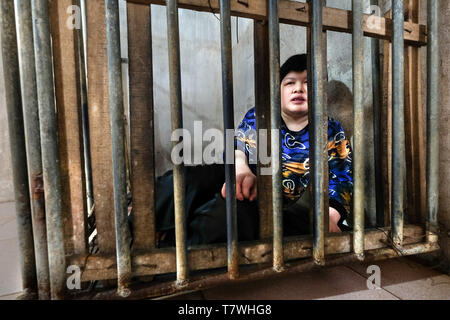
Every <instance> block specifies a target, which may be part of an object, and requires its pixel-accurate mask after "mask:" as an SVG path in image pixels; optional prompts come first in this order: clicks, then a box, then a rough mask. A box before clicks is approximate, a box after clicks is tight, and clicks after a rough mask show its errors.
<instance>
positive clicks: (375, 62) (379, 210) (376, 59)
mask: <svg viewBox="0 0 450 320" xmlns="http://www.w3.org/2000/svg"><path fill="white" fill-rule="evenodd" d="M370 4H371V5H373V6H378V0H371V1H370ZM371 56H372V61H371V62H372V97H373V98H372V100H373V143H374V156H375V159H374V163H375V199H376V216H375V218H374V219H371V226H372V227H375V226H379V227H381V226H383V225H384V215H383V212H384V202H383V189H382V185H381V184H382V167H381V166H382V159H381V158H382V156H383V154H382V151H381V150H382V149H381V136H380V129H381V103H382V102H381V74H380V72H381V63H380V40H379V39H376V38H372V39H371Z"/></svg>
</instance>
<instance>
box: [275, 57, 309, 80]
mask: <svg viewBox="0 0 450 320" xmlns="http://www.w3.org/2000/svg"><path fill="white" fill-rule="evenodd" d="M307 69H308V55H307V54H306V53H302V54H296V55H293V56H291V57H290V58H289V59H287V60H286V61H285V63H283V65H282V66H281V68H280V82H281V81H283V79H284V77H286V75H287V74H288V73H289V72H291V71H296V72H303V71H305V70H307Z"/></svg>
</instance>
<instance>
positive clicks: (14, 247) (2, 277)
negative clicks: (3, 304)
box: [0, 202, 22, 300]
mask: <svg viewBox="0 0 450 320" xmlns="http://www.w3.org/2000/svg"><path fill="white" fill-rule="evenodd" d="M19 261H20V260H19V242H18V239H17V225H16V212H15V206H14V203H13V202H7V203H0V299H3V300H4V299H14V298H15V296H14V294H17V293H18V292H20V291H21V290H22V282H21V275H20V262H19ZM12 295H13V296H12Z"/></svg>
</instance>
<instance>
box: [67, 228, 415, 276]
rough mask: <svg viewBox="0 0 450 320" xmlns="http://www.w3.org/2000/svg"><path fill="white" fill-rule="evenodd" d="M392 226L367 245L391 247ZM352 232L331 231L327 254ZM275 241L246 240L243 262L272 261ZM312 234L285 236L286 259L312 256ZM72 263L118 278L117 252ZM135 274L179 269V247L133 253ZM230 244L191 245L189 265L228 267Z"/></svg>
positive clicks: (410, 239)
mask: <svg viewBox="0 0 450 320" xmlns="http://www.w3.org/2000/svg"><path fill="white" fill-rule="evenodd" d="M388 234H389V228H385V229H382V230H368V231H367V232H366V233H365V249H366V250H373V249H380V248H386V247H390V245H389V240H388V239H387V236H388ZM404 234H405V238H404V244H405V245H406V244H414V243H416V244H418V243H423V238H424V229H423V227H420V226H414V225H405V233H404ZM352 241H353V239H352V234H351V233H350V232H344V233H337V234H336V233H335V234H330V235H329V236H328V237H327V238H326V239H325V252H326V254H327V255H330V254H337V253H348V252H351V250H352V248H353V244H352ZM272 245H273V244H272V241H271V240H270V239H266V240H263V241H257V242H245V243H244V242H243V243H241V245H240V246H239V251H240V254H239V264H241V265H250V264H257V263H267V262H271V261H272ZM312 246H313V244H312V238H311V237H310V236H301V237H289V238H286V239H285V244H284V256H285V259H286V261H288V260H294V259H299V258H308V257H311V256H312ZM69 263H70V264H74V265H78V266H80V268H81V269H82V270H83V272H82V278H81V279H82V281H90V280H103V279H115V278H116V277H117V272H116V257H115V256H113V255H91V256H86V255H78V256H71V257H70V258H69ZM132 265H133V274H134V275H135V276H143V275H153V274H164V273H170V272H175V271H176V260H175V248H165V249H156V250H151V251H149V252H141V253H139V254H134V255H133V257H132ZM226 265H227V247H226V244H217V245H209V246H196V247H192V248H190V259H189V269H190V270H205V269H212V268H221V267H226Z"/></svg>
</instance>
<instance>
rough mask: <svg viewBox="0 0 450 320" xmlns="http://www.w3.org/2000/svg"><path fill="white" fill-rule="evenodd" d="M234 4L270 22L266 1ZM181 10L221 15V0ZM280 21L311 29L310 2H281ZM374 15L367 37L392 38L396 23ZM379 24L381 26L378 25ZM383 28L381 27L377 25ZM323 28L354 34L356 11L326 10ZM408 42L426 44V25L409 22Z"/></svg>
mask: <svg viewBox="0 0 450 320" xmlns="http://www.w3.org/2000/svg"><path fill="white" fill-rule="evenodd" d="M230 1H231V14H232V15H234V16H239V17H244V18H250V19H256V20H266V19H267V9H266V0H248V1H247V2H246V3H244V2H242V1H239V0H230ZM128 2H133V3H144V4H159V5H165V1H164V0H128ZM178 7H179V8H184V9H191V10H196V11H204V12H211V11H212V12H214V13H218V12H219V0H179V1H178ZM279 14H280V22H281V23H286V24H293V25H300V26H308V25H309V22H310V20H309V6H308V4H306V3H300V2H295V1H287V0H281V1H280V3H279ZM369 17H370V15H368V14H366V15H364V18H363V20H364V21H363V30H364V35H365V36H371V37H376V38H380V39H391V38H392V20H391V19H387V18H383V17H372V19H374V20H372V21H373V22H375V23H369V24H368V23H367V19H368V18H369ZM378 22H379V23H378ZM378 25H379V26H380V27H379V28H378V27H377V26H378ZM323 26H324V29H325V30H329V31H339V32H345V33H352V12H351V11H347V10H342V9H336V8H330V7H326V8H324V10H323ZM405 41H406V42H407V43H411V44H414V45H425V44H426V26H424V25H419V24H417V23H411V22H408V21H407V22H405Z"/></svg>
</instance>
